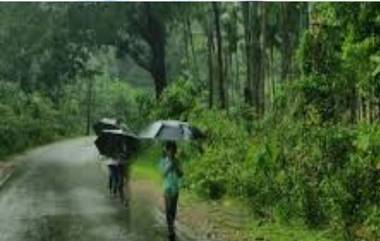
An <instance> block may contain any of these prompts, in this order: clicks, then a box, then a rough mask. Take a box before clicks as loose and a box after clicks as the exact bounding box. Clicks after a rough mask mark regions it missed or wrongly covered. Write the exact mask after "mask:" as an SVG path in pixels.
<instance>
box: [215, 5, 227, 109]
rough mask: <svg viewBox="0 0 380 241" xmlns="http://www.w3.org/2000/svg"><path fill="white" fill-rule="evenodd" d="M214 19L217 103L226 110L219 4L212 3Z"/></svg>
mask: <svg viewBox="0 0 380 241" xmlns="http://www.w3.org/2000/svg"><path fill="white" fill-rule="evenodd" d="M212 7H213V11H214V17H215V30H216V43H217V55H218V80H219V86H218V87H219V101H220V107H221V108H222V109H225V108H226V94H225V87H224V75H223V72H224V71H223V70H224V68H223V53H222V51H223V49H222V35H221V30H220V13H219V3H216V2H213V3H212Z"/></svg>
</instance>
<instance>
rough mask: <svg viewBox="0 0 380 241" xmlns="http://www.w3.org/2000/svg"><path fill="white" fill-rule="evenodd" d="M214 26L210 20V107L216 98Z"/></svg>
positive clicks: (208, 47)
mask: <svg viewBox="0 0 380 241" xmlns="http://www.w3.org/2000/svg"><path fill="white" fill-rule="evenodd" d="M212 30H213V27H212V24H211V21H208V26H207V62H208V81H209V96H208V104H209V108H210V109H211V108H212V107H213V102H214V101H213V100H214V67H213V66H214V64H213V56H214V49H215V48H214V34H213V31H212Z"/></svg>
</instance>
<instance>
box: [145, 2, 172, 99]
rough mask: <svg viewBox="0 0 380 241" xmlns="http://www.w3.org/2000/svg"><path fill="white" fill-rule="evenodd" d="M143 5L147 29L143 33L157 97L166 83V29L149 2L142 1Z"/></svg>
mask: <svg viewBox="0 0 380 241" xmlns="http://www.w3.org/2000/svg"><path fill="white" fill-rule="evenodd" d="M144 6H145V14H146V21H147V26H146V27H147V31H148V33H145V35H146V36H147V39H146V40H147V42H148V44H149V46H150V49H151V52H152V58H151V62H150V69H151V74H152V77H153V79H154V87H155V91H156V98H157V99H158V98H159V97H160V96H161V93H162V91H163V90H164V89H165V87H166V85H167V83H166V66H165V45H166V30H165V25H164V23H163V22H162V20H161V19H160V17H159V16H156V14H155V12H154V9H152V6H151V3H144Z"/></svg>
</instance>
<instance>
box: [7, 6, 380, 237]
mask: <svg viewBox="0 0 380 241" xmlns="http://www.w3.org/2000/svg"><path fill="white" fill-rule="evenodd" d="M0 19H1V21H0V27H1V29H0V30H1V31H0V37H1V39H3V40H2V41H1V40H0V50H1V52H2V53H3V54H2V55H1V56H0V78H1V81H0V117H1V118H0V144H1V146H0V157H1V156H4V155H6V154H9V153H13V152H17V151H20V150H22V149H24V148H26V147H28V146H31V145H36V144H41V143H44V142H48V141H51V140H54V139H56V138H59V137H64V136H70V135H78V134H82V133H86V132H87V133H88V132H89V130H90V127H91V124H92V123H93V122H94V121H95V120H96V119H98V118H100V117H104V116H108V117H118V118H122V119H124V120H125V122H126V123H127V125H129V127H130V128H131V129H134V130H136V131H137V130H139V129H140V128H142V127H143V126H144V125H145V124H146V123H148V122H150V121H153V120H157V119H179V120H183V121H189V122H191V123H192V124H194V125H196V126H199V127H200V128H201V129H202V130H204V131H205V133H206V134H207V138H206V139H205V140H203V141H202V142H195V143H191V144H184V145H183V146H181V147H182V148H181V150H182V152H181V153H180V156H181V159H183V160H184V162H185V163H186V165H185V167H186V180H185V186H186V187H187V188H188V189H190V190H193V191H196V192H197V193H199V194H200V195H203V196H204V197H206V198H211V199H219V198H222V197H223V196H224V195H229V196H234V197H239V198H243V199H245V200H246V201H248V202H249V204H250V206H251V207H252V210H253V211H254V212H255V213H256V214H257V215H258V216H260V217H261V218H263V219H265V220H267V221H270V222H274V221H278V222H280V221H286V222H292V221H301V222H303V223H305V224H307V225H309V226H310V227H314V228H315V227H327V228H328V229H330V230H332V231H334V234H335V235H334V237H336V238H337V239H345V240H379V239H380V230H379V227H380V209H379V203H380V124H379V116H380V80H379V76H380V47H379V46H380V44H379V43H380V42H379V41H380V38H379V34H378V33H379V32H380V8H379V5H378V4H373V3H347V4H342V3H270V4H267V3H261V2H244V3H184V4H167V5H165V4H163V3H160V4H154V3H133V4H119V5H112V4H111V5H109V4H95V3H83V4H78V5H76V6H74V5H70V4H63V5H62V6H61V5H56V4H46V3H35V4H31V5H28V6H27V7H24V8H19V6H18V5H17V4H7V5H4V7H3V8H0ZM25 19H26V20H25ZM41 19H46V21H44V22H43V24H36V22H38V23H39V22H41ZM67 19H69V20H70V21H67ZM115 19H117V21H115ZM24 21H25V22H24ZM20 33H23V34H20ZM143 83H151V84H150V85H149V84H148V85H147V86H148V87H147V86H146V85H145V84H143Z"/></svg>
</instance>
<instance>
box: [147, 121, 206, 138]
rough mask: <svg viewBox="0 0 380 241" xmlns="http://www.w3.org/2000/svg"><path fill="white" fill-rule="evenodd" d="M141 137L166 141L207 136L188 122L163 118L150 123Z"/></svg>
mask: <svg viewBox="0 0 380 241" xmlns="http://www.w3.org/2000/svg"><path fill="white" fill-rule="evenodd" d="M139 136H140V138H146V139H158V140H165V141H178V140H193V139H200V138H203V137H205V135H204V134H203V133H202V132H201V131H200V130H199V129H198V128H196V127H194V126H192V125H190V124H189V123H187V122H182V121H176V120H161V121H156V122H154V123H152V124H151V125H149V126H148V127H147V128H146V129H144V130H143V131H142V132H141V133H140V135H139Z"/></svg>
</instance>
